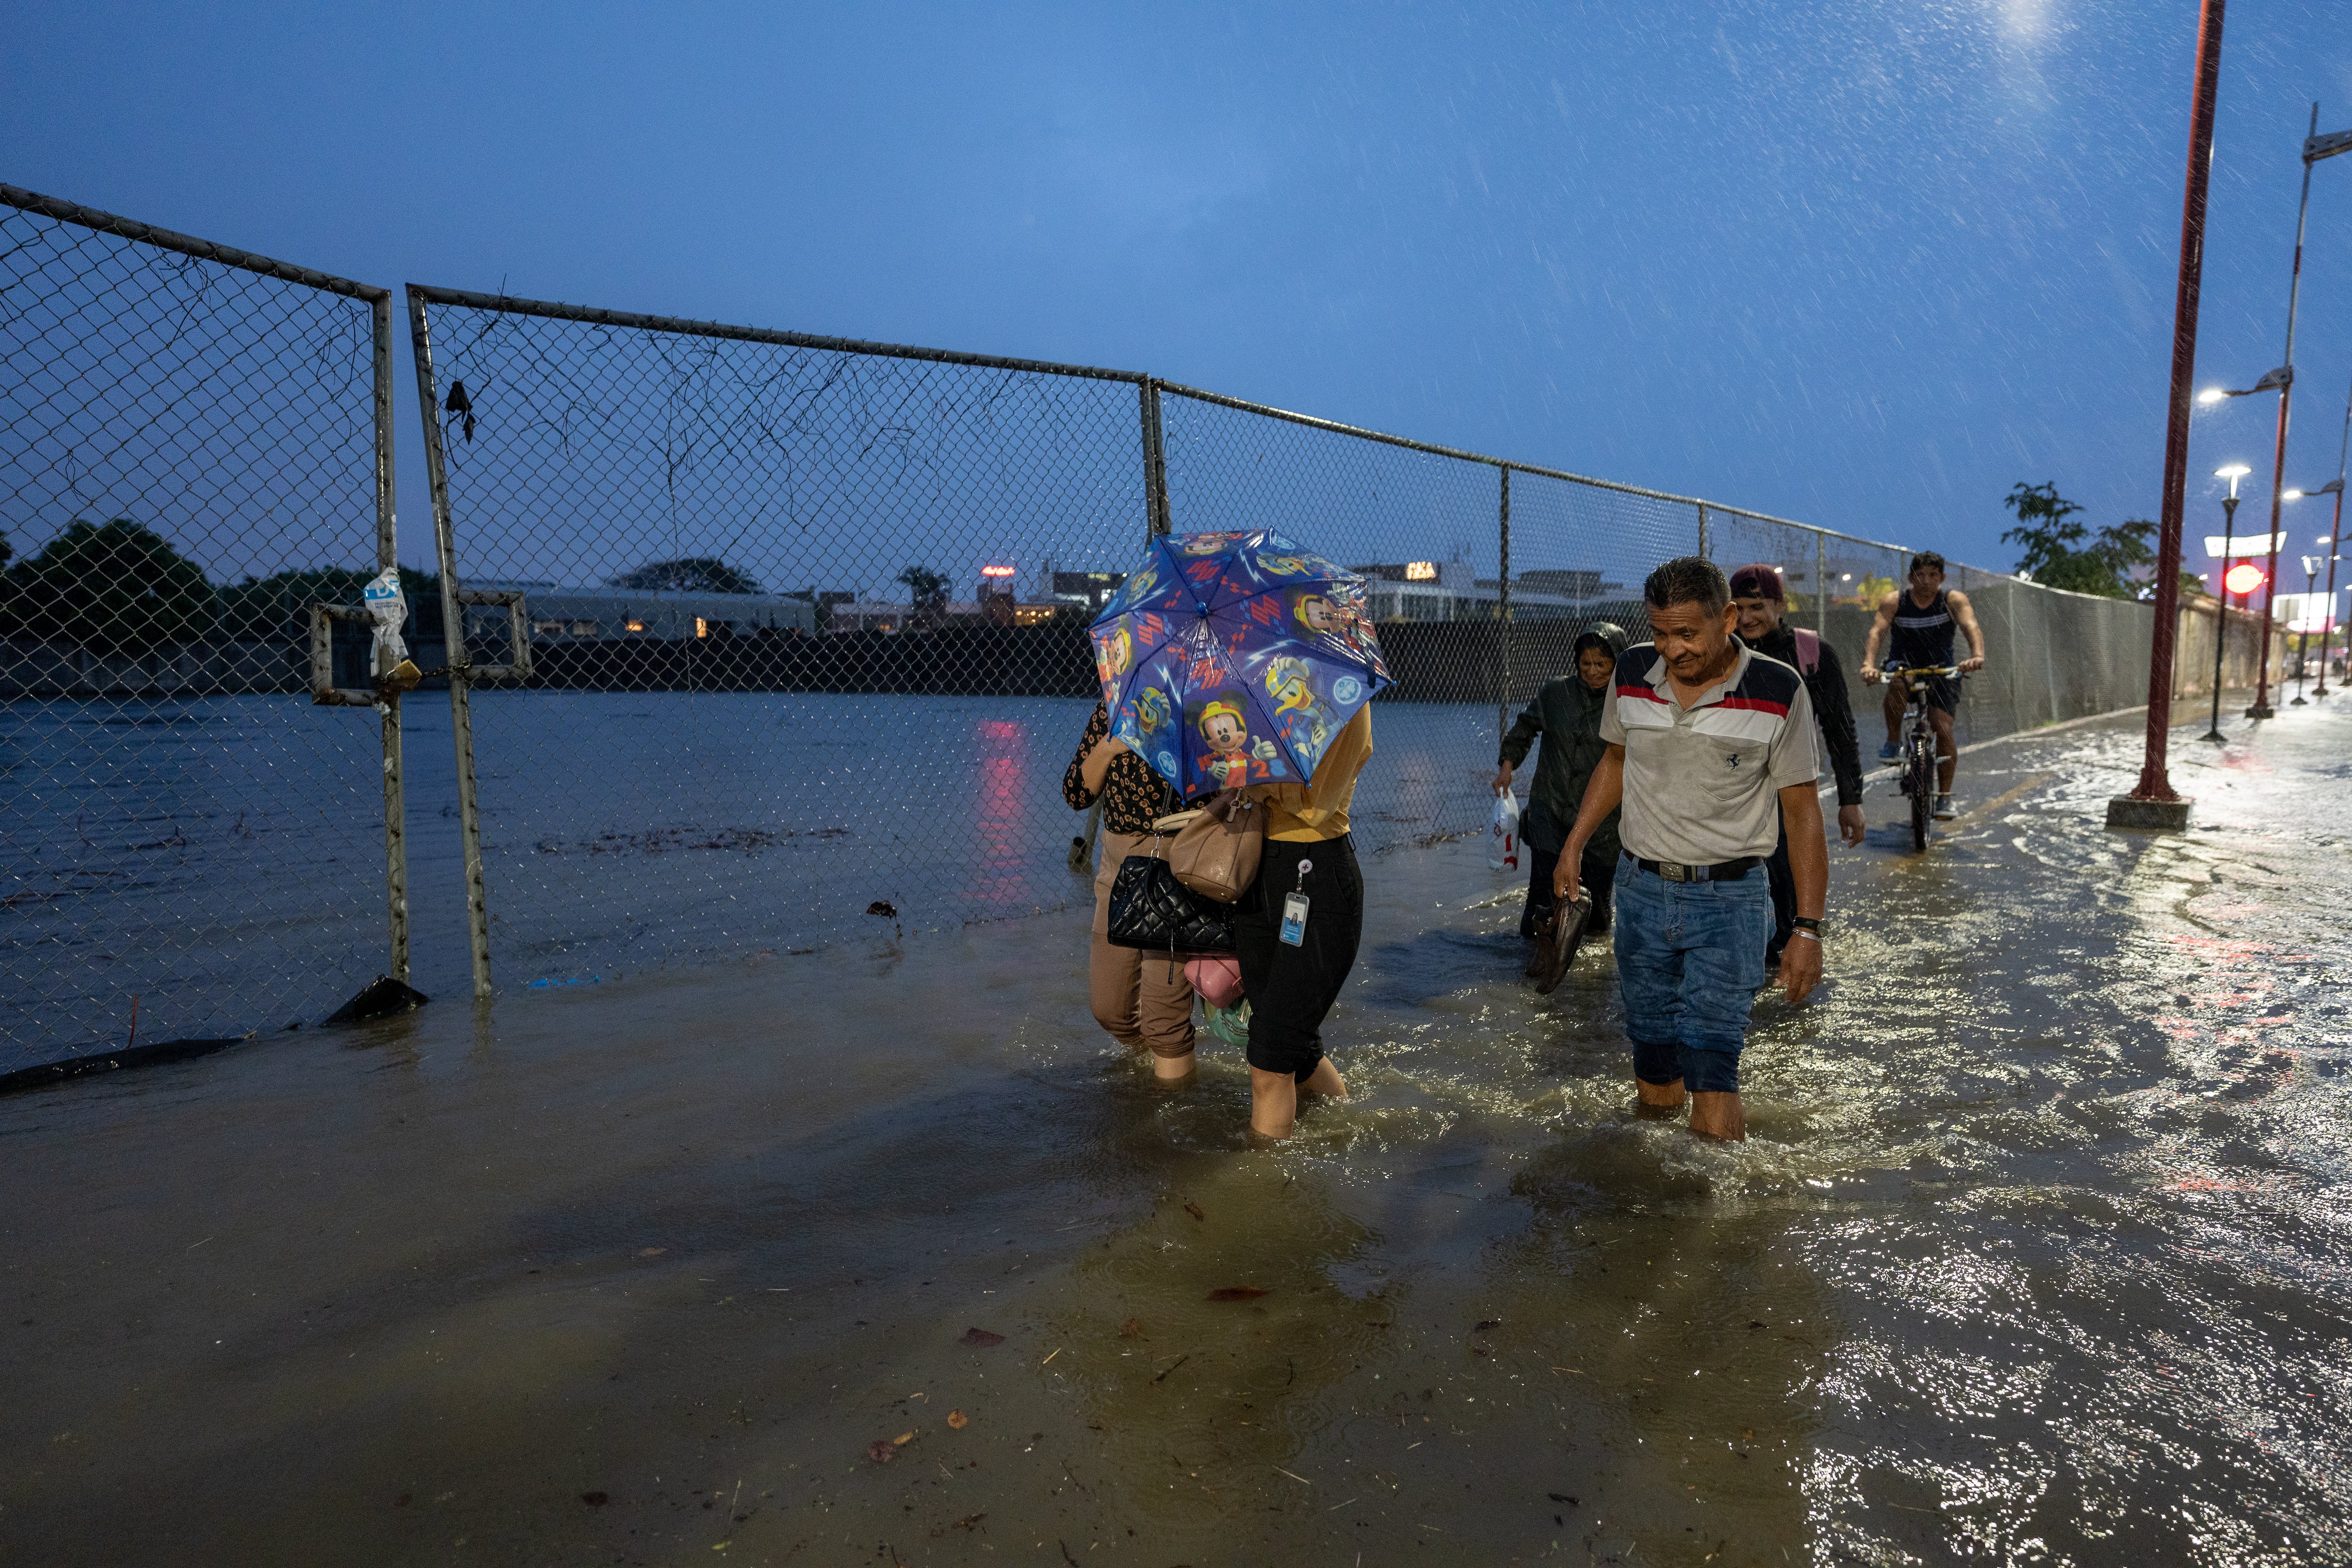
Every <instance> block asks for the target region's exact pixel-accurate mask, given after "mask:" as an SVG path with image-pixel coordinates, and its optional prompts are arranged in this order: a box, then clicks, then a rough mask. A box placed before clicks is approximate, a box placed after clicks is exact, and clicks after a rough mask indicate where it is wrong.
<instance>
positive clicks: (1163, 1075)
mask: <svg viewBox="0 0 2352 1568" xmlns="http://www.w3.org/2000/svg"><path fill="white" fill-rule="evenodd" d="M1200 1068H1201V1058H1200V1057H1199V1056H1198V1054H1196V1053H1194V1052H1192V1051H1186V1052H1185V1053H1184V1054H1183V1055H1182V1056H1181V1057H1162V1056H1154V1057H1153V1058H1151V1076H1152V1077H1154V1078H1156V1079H1160V1081H1161V1082H1163V1083H1173V1082H1175V1081H1176V1080H1178V1079H1188V1078H1191V1077H1192V1075H1193V1074H1194V1073H1195V1072H1198V1071H1199V1070H1200Z"/></svg>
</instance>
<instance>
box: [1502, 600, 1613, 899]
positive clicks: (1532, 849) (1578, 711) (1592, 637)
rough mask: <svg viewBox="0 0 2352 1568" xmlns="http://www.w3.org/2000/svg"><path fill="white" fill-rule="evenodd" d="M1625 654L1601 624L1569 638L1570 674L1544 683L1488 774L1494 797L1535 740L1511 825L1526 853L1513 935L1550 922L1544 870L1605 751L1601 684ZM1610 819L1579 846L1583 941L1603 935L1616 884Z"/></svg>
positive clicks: (1605, 691) (1604, 688) (1604, 687)
mask: <svg viewBox="0 0 2352 1568" xmlns="http://www.w3.org/2000/svg"><path fill="white" fill-rule="evenodd" d="M1624 650H1625V634H1624V633H1623V632H1622V630H1620V629H1619V628H1617V627H1616V626H1611V625H1610V624H1609V623H1608V622H1606V621H1603V622H1601V623H1600V624H1599V625H1597V626H1592V627H1591V628H1590V629H1588V630H1587V631H1586V632H1585V633H1584V634H1583V635H1582V636H1580V637H1578V638H1577V639H1576V647H1575V648H1574V650H1573V658H1574V659H1575V663H1576V672H1575V673H1574V674H1573V675H1566V676H1562V677H1561V678H1560V679H1558V680H1554V681H1551V682H1549V683H1548V684H1547V685H1546V686H1545V687H1544V688H1543V689H1542V690H1540V691H1538V692H1537V693H1536V696H1535V700H1534V701H1532V702H1530V703H1528V706H1527V710H1526V711H1525V712H1523V713H1521V714H1520V715H1519V720H1518V722H1517V723H1516V724H1513V725H1512V726H1511V732H1510V733H1509V734H1507V735H1506V736H1504V737H1503V752H1502V755H1501V756H1500V757H1499V758H1497V759H1496V761H1498V762H1499V763H1501V764H1502V765H1501V766H1500V767H1499V768H1497V769H1496V773H1495V793H1496V795H1500V794H1502V793H1503V792H1504V791H1505V790H1507V789H1508V788H1510V787H1511V775H1512V773H1514V772H1516V771H1517V768H1518V766H1519V764H1520V763H1524V762H1526V761H1527V760H1528V747H1530V746H1532V745H1534V744H1535V741H1536V737H1537V736H1538V735H1540V736H1542V737H1543V752H1542V754H1541V755H1540V756H1538V758H1537V759H1536V777H1535V783H1534V784H1532V785H1530V786H1529V788H1528V809H1527V811H1526V813H1525V814H1524V815H1523V816H1521V817H1520V818H1519V841H1520V842H1521V843H1522V844H1524V845H1526V846H1527V849H1528V901H1527V907H1526V908H1525V909H1524V910H1521V911H1520V913H1519V934H1520V935H1521V936H1525V937H1532V936H1534V935H1536V934H1537V933H1538V932H1539V931H1542V929H1543V925H1544V922H1545V921H1548V920H1549V919H1550V918H1551V908H1552V893H1551V879H1552V868H1553V867H1554V866H1555V864H1556V863H1557V862H1558V861H1559V851H1560V847H1561V846H1562V845H1564V844H1566V843H1567V842H1568V830H1569V829H1570V827H1572V826H1575V824H1576V811H1577V807H1578V806H1580V805H1582V804H1583V802H1584V786H1585V784H1586V782H1587V781H1588V780H1590V779H1591V777H1592V770H1593V769H1594V768H1596V767H1598V766H1599V765H1600V764H1601V757H1602V756H1603V755H1604V754H1605V753H1606V752H1608V749H1609V748H1608V747H1607V746H1605V745H1604V744H1602V743H1601V709H1602V708H1603V707H1604V706H1605V705H1606V703H1607V702H1608V700H1609V682H1610V680H1611V679H1612V676H1613V675H1614V674H1615V671H1616V668H1617V656H1618V655H1619V654H1621V653H1622V652H1623V651H1624ZM1617 849H1618V845H1617V814H1616V813H1615V812H1613V811H1612V812H1611V813H1610V814H1609V816H1608V817H1607V819H1606V820H1605V821H1603V822H1602V824H1601V827H1600V829H1599V831H1597V832H1596V833H1594V835H1593V836H1592V842H1591V843H1590V844H1588V845H1586V846H1585V849H1584V856H1583V858H1582V860H1581V862H1580V866H1579V870H1580V873H1581V880H1582V882H1583V885H1584V887H1585V889H1587V890H1588V891H1590V892H1591V895H1592V913H1591V915H1590V916H1588V917H1587V918H1586V921H1585V925H1584V929H1585V931H1586V933H1587V934H1588V935H1590V934H1593V933H1597V932H1600V931H1607V930H1608V929H1609V889H1610V888H1611V887H1612V885H1613V884H1614V883H1615V881H1616V879H1617Z"/></svg>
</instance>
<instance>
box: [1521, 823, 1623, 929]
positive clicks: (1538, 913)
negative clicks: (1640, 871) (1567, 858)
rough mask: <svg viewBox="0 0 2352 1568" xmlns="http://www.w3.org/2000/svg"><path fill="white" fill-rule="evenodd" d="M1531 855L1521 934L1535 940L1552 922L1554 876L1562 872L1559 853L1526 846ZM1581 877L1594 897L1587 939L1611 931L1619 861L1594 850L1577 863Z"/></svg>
mask: <svg viewBox="0 0 2352 1568" xmlns="http://www.w3.org/2000/svg"><path fill="white" fill-rule="evenodd" d="M1523 847H1525V848H1526V850H1527V852H1528V902H1527V907H1526V908H1525V909H1523V910H1520V911H1519V934H1520V935H1521V936H1533V935H1535V934H1536V932H1538V931H1541V930H1542V929H1543V923H1544V921H1548V920H1549V919H1551V904H1552V898H1551V875H1552V872H1553V871H1554V870H1556V869H1558V868H1559V850H1557V849H1538V848H1537V847H1535V846H1534V845H1532V844H1528V845H1525V846H1523ZM1577 875H1578V876H1579V878H1580V879H1581V880H1582V882H1583V885H1584V890H1585V891H1586V892H1588V893H1591V895H1592V913H1591V915H1590V916H1588V917H1586V919H1585V922H1584V931H1585V934H1586V935H1587V936H1599V935H1600V934H1601V932H1602V931H1607V930H1608V929H1609V894H1610V891H1611V889H1613V888H1615V887H1616V886H1617V857H1616V856H1614V855H1598V854H1595V853H1594V852H1593V851H1592V850H1591V848H1587V849H1586V850H1585V852H1584V857H1583V858H1582V859H1580V861H1578V862H1577Z"/></svg>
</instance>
